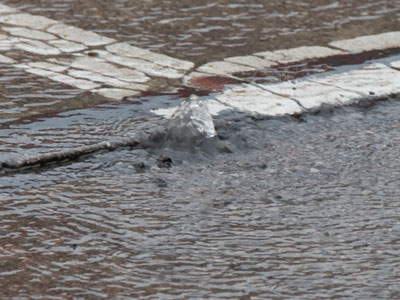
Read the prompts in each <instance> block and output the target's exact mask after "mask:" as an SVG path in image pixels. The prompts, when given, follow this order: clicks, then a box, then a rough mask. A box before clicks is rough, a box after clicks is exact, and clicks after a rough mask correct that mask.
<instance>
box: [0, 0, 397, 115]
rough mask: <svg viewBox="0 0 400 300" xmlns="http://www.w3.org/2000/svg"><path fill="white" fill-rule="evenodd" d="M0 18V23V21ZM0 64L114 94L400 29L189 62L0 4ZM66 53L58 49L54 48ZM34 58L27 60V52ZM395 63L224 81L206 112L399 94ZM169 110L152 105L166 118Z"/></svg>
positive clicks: (386, 42)
mask: <svg viewBox="0 0 400 300" xmlns="http://www.w3.org/2000/svg"><path fill="white" fill-rule="evenodd" d="M1 24H2V25H1ZM0 27H1V29H2V31H3V33H1V34H0V51H2V52H3V54H0V63H2V64H13V65H14V66H15V67H16V68H19V69H23V70H24V71H26V72H28V73H31V74H35V75H38V76H42V77H46V78H49V79H50V80H53V81H57V82H62V83H64V84H67V85H71V86H74V87H77V88H80V89H84V90H90V91H91V92H93V93H97V94H100V95H102V96H104V97H107V98H110V99H115V100H120V99H122V98H123V97H125V96H129V95H137V94H139V93H140V92H142V91H146V90H149V89H150V86H151V83H152V81H153V80H154V79H157V78H165V79H179V80H181V81H182V84H183V85H186V86H196V84H195V82H196V81H198V80H201V79H203V78H214V77H216V78H218V77H227V78H236V79H237V77H236V74H237V73H242V72H254V71H257V70H262V69H265V68H273V67H274V66H278V65H285V64H290V63H296V62H301V61H304V60H309V59H316V58H325V57H330V56H340V55H345V54H349V53H351V54H354V53H361V52H365V51H372V50H382V49H390V48H400V32H387V33H382V34H377V35H371V36H362V37H357V38H354V39H349V40H342V41H334V42H331V43H330V44H329V45H328V46H326V47H322V46H304V47H297V48H292V49H282V50H276V51H264V52H257V53H253V54H250V55H245V56H235V57H228V58H225V59H224V60H222V61H214V62H208V63H206V64H204V65H201V66H199V67H197V68H196V69H195V68H194V67H195V66H194V64H193V63H192V62H190V61H185V60H181V59H177V58H173V57H170V56H167V55H164V54H159V53H155V52H152V51H149V50H146V49H141V48H138V47H135V46H132V45H129V44H128V43H124V42H118V41H116V40H115V39H113V38H110V37H106V36H102V35H99V34H97V33H95V32H91V31H87V30H83V29H81V28H78V27H74V26H71V25H66V24H63V23H61V22H58V21H56V20H52V19H49V18H47V17H43V16H36V15H32V14H28V13H24V12H21V11H19V10H17V9H15V8H12V7H9V6H6V5H2V4H0ZM13 49H19V50H22V51H26V52H29V53H33V54H36V56H33V57H35V58H36V59H37V57H38V56H39V57H40V58H39V60H36V61H28V60H27V59H26V58H24V60H23V61H16V58H15V57H12V58H11V57H8V56H7V53H6V51H10V50H13ZM66 53H68V54H70V55H67V56H65V55H61V54H66ZM31 59H34V58H31ZM399 70H400V62H392V63H391V65H390V66H385V65H383V64H372V65H367V66H366V67H364V68H362V69H360V70H353V71H350V72H345V73H341V74H334V75H328V76H322V77H318V78H313V77H306V78H303V79H301V80H296V81H293V82H292V81H286V82H281V83H277V84H268V85H266V84H259V85H255V84H240V85H234V86H228V87H227V88H226V89H225V90H224V91H222V92H221V93H220V94H218V95H217V96H216V98H215V99H210V100H209V101H208V105H209V109H210V111H211V112H212V113H213V114H218V113H220V112H221V111H223V110H230V109H236V110H242V111H246V112H249V113H254V114H263V115H269V116H275V115H285V114H298V113H301V112H303V111H304V110H313V109H317V108H318V107H319V106H321V105H322V104H330V105H345V104H348V103H352V102H354V101H359V100H361V99H368V98H371V97H375V98H378V97H385V96H387V95H389V94H397V93H400V72H399ZM173 111H174V108H170V109H158V110H154V113H156V114H159V115H164V116H169V115H171V113H172V112H173Z"/></svg>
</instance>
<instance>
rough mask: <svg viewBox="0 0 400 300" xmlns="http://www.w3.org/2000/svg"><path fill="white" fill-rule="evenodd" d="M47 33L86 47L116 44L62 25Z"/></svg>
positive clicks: (112, 40)
mask: <svg viewBox="0 0 400 300" xmlns="http://www.w3.org/2000/svg"><path fill="white" fill-rule="evenodd" d="M47 31H48V32H50V33H53V34H56V35H58V36H59V37H61V38H62V39H65V40H70V41H73V42H78V43H81V44H84V45H86V46H103V45H107V44H111V43H113V42H115V40H114V39H111V38H108V37H105V36H101V35H98V34H97V33H95V32H91V31H87V30H83V29H80V28H77V27H74V26H70V25H65V24H62V23H58V24H55V25H53V26H51V27H49V28H48V29H47Z"/></svg>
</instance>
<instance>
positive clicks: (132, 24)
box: [4, 0, 400, 63]
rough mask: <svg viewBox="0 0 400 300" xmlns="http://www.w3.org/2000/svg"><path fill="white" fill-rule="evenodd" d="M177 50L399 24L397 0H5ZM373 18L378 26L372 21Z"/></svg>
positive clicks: (282, 41) (308, 39)
mask: <svg viewBox="0 0 400 300" xmlns="http://www.w3.org/2000/svg"><path fill="white" fill-rule="evenodd" d="M4 3H5V4H9V5H11V6H15V7H18V8H21V9H23V10H25V11H27V12H30V13H34V14H42V15H45V16H49V17H52V18H54V19H57V20H62V21H64V22H66V23H69V24H72V25H76V26H78V27H83V28H85V29H90V30H96V31H97V32H99V33H102V34H105V35H109V36H111V37H114V38H116V39H118V40H123V41H128V42H130V43H132V44H134V45H138V46H141V47H145V48H148V49H153V50H156V51H159V52H163V53H165V54H168V55H171V56H173V57H181V58H186V59H188V60H191V61H196V62H202V63H204V62H208V61H210V60H217V59H221V58H224V57H228V56H236V55H244V54H249V53H254V52H257V51H265V50H276V49H282V48H290V47H295V46H304V45H315V44H316V43H317V44H321V45H323V44H324V43H325V44H326V43H327V42H329V41H332V40H337V39H343V38H349V37H355V36H359V35H363V34H374V33H380V32H383V31H390V30H398V25H399V24H398V20H399V18H398V15H399V12H400V3H399V1H396V0H380V1H376V0H358V1H348V0H339V1H334V2H332V3H329V4H327V3H326V1H322V0H307V1H298V0H287V1H281V0H268V1H267V0H263V1H259V0H250V1H249V0H234V1H225V0H216V1H208V0H196V1H191V0H190V1H189V0H181V1H172V0H164V1H153V0H148V1H137V0H130V1H127V0H117V1H108V0H87V1H75V0H63V1H55V0H42V1H40V4H38V3H28V4H27V1H26V0H5V1H4ZM372 24H373V26H371V25H372Z"/></svg>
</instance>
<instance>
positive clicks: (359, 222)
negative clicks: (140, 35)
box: [0, 101, 400, 299]
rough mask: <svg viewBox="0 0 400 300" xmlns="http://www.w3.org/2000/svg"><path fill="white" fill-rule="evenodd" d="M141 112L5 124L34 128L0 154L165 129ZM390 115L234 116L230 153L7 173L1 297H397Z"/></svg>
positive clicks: (99, 160) (352, 111)
mask: <svg viewBox="0 0 400 300" xmlns="http://www.w3.org/2000/svg"><path fill="white" fill-rule="evenodd" d="M135 110H137V106H135V105H134V104H131V105H124V106H122V107H114V109H110V108H108V109H99V110H95V111H93V110H85V111H79V112H77V113H76V114H71V116H70V117H67V116H66V115H65V118H64V119H62V120H63V121H62V122H63V123H62V124H61V125H60V124H59V123H58V122H59V121H60V120H56V119H43V120H42V122H38V123H33V124H27V125H20V126H14V127H13V128H12V129H4V130H1V131H0V135H1V136H2V138H1V140H2V141H3V140H4V138H5V137H6V136H7V135H8V134H11V132H10V131H9V130H12V131H13V134H14V135H18V134H19V133H22V132H32V133H39V132H40V135H37V136H35V135H34V134H33V135H32V136H30V137H29V138H30V140H25V139H24V138H21V139H20V138H17V139H16V140H17V141H18V144H17V145H16V146H14V145H12V144H10V143H2V144H1V145H0V151H1V152H2V155H9V153H7V152H9V151H11V152H14V151H16V150H15V148H18V149H19V150H18V151H17V152H18V153H19V154H21V153H30V151H35V148H36V149H39V150H40V149H42V150H45V149H46V148H47V149H57V148H58V149H59V148H60V147H63V143H65V145H69V146H71V147H73V146H74V143H75V145H76V144H81V143H88V142H90V141H94V140H105V139H112V138H118V137H119V136H126V135H128V134H135V132H137V131H148V132H152V131H153V130H155V129H156V128H157V127H155V126H158V125H155V124H160V126H161V125H162V126H164V125H165V124H162V123H157V121H156V119H151V118H149V119H147V118H141V119H140V118H137V117H135V116H138V115H139V114H138V115H135V112H134V111H135ZM399 113H400V102H398V101H387V102H382V103H380V104H378V105H377V106H374V107H372V108H344V109H341V110H339V111H336V112H334V113H332V112H321V113H320V114H319V115H314V116H304V117H303V118H302V119H301V120H297V121H296V120H288V119H277V120H274V119H271V120H258V121H255V120H253V119H252V118H248V117H246V116H243V115H240V114H238V115H231V116H225V117H219V118H217V119H216V120H215V125H216V129H217V131H218V134H219V136H220V138H223V139H225V141H227V142H229V143H232V144H233V145H235V147H236V149H235V152H234V153H231V154H223V153H220V154H215V156H213V157H210V156H202V154H201V153H196V152H195V151H191V152H187V151H180V150H177V149H174V150H170V149H165V148H153V149H146V150H145V149H121V150H118V151H113V152H100V153H97V154H95V155H92V156H88V157H84V158H82V159H81V160H79V161H76V162H72V163H67V164H59V165H54V166H49V167H45V168H37V169H31V170H26V171H22V172H18V173H9V174H8V175H5V176H2V177H0V186H1V188H0V218H1V222H0V286H1V289H0V296H1V298H12V297H17V296H18V297H19V298H21V299H23V298H38V299H44V298H46V299H68V298H71V299H76V298H84V299H101V298H105V299H138V298H141V299H142V298H143V299H157V298H159V299H210V298H214V299H240V298H242V299H267V298H271V297H273V298H281V299H288V298H302V299H310V298H315V299H323V298H357V299H389V298H391V299H396V298H398V296H399V293H400V290H399V286H398V283H397V281H398V278H399V276H400V273H399V272H400V271H399V270H400V261H399V259H398V258H399V255H400V251H399V247H398V237H399V234H400V218H399V213H400V205H399V202H398V195H399V188H398V178H399V176H400V174H399V170H400V165H399V163H400V161H399V159H398V153H399V151H400V149H399V147H400V140H399V136H398V132H399V129H400V123H399V121H398V115H399ZM46 136H48V137H49V140H51V141H53V142H52V143H50V145H49V146H48V145H46V143H45V142H44V139H45V137H46ZM57 140H58V143H59V144H58V145H57ZM32 143H33V144H34V146H32V147H31V148H29V149H27V148H25V149H22V146H23V145H24V144H26V145H29V144H32ZM35 143H36V144H35ZM160 158H162V159H160ZM167 158H168V159H169V160H168V161H169V163H167V164H165V163H163V162H165V161H167Z"/></svg>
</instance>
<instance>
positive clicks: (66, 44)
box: [49, 40, 87, 53]
mask: <svg viewBox="0 0 400 300" xmlns="http://www.w3.org/2000/svg"><path fill="white" fill-rule="evenodd" d="M49 44H50V45H51V46H54V47H56V48H58V49H59V50H60V51H61V52H66V53H71V52H78V51H83V50H86V49H87V47H86V46H85V45H82V44H78V43H75V42H71V41H66V40H52V41H49Z"/></svg>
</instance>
